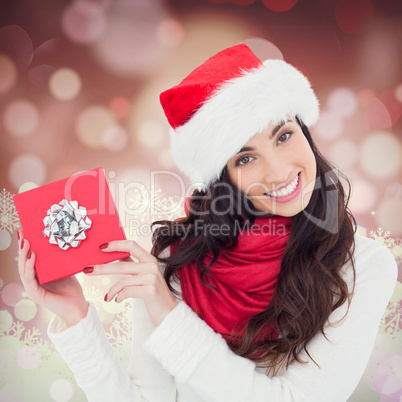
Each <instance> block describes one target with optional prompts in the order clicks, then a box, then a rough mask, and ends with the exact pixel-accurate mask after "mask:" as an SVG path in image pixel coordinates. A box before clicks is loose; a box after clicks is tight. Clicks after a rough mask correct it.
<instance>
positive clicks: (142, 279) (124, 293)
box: [105, 274, 157, 302]
mask: <svg viewBox="0 0 402 402" xmlns="http://www.w3.org/2000/svg"><path fill="white" fill-rule="evenodd" d="M156 283H157V278H156V277H155V275H152V274H148V275H141V276H129V277H125V278H122V279H120V280H119V281H117V282H116V283H115V284H114V285H113V286H112V287H111V288H110V289H109V292H108V293H107V294H106V296H105V301H111V300H113V298H114V297H115V296H116V295H117V297H116V302H121V301H122V300H124V299H127V298H128V297H139V298H141V299H144V298H149V297H152V296H153V295H155V291H156Z"/></svg>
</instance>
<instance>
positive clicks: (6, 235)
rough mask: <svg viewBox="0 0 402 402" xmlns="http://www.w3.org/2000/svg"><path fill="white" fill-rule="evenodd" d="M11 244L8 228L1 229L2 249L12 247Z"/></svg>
mask: <svg viewBox="0 0 402 402" xmlns="http://www.w3.org/2000/svg"><path fill="white" fill-rule="evenodd" d="M0 223H1V220H0ZM10 244H11V235H10V233H8V232H7V230H3V229H0V251H3V250H6V249H8V248H9V247H10Z"/></svg>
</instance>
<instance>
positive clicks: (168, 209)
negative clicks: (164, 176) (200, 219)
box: [128, 186, 184, 223]
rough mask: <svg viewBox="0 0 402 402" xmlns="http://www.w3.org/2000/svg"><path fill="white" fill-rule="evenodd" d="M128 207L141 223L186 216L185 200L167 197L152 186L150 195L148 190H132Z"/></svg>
mask: <svg viewBox="0 0 402 402" xmlns="http://www.w3.org/2000/svg"><path fill="white" fill-rule="evenodd" d="M128 207H129V209H130V210H132V211H133V215H134V216H136V217H137V219H138V220H139V221H140V222H141V223H151V222H154V221H156V220H160V219H168V220H174V219H176V218H179V217H181V216H184V198H183V197H178V196H175V197H171V196H167V195H166V194H163V193H162V190H161V189H155V186H152V188H151V191H150V193H148V191H147V190H146V189H142V190H139V189H137V188H136V189H131V190H130V193H129V198H128Z"/></svg>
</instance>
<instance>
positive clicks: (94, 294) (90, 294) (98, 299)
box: [83, 286, 104, 308]
mask: <svg viewBox="0 0 402 402" xmlns="http://www.w3.org/2000/svg"><path fill="white" fill-rule="evenodd" d="M83 291H84V296H85V299H87V300H90V301H92V302H93V303H94V304H95V306H96V308H100V307H101V306H102V302H103V297H104V292H101V291H100V289H98V288H96V287H95V286H84V287H83Z"/></svg>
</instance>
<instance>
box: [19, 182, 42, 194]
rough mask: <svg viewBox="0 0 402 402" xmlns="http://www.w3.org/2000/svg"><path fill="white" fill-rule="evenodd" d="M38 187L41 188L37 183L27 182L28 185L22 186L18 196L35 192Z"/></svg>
mask: <svg viewBox="0 0 402 402" xmlns="http://www.w3.org/2000/svg"><path fill="white" fill-rule="evenodd" d="M36 187H39V186H38V185H37V184H36V183H32V182H30V181H27V182H26V183H23V184H22V185H21V186H20V188H19V189H18V194H19V193H23V192H24V191H29V190H33V189H34V188H36Z"/></svg>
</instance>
